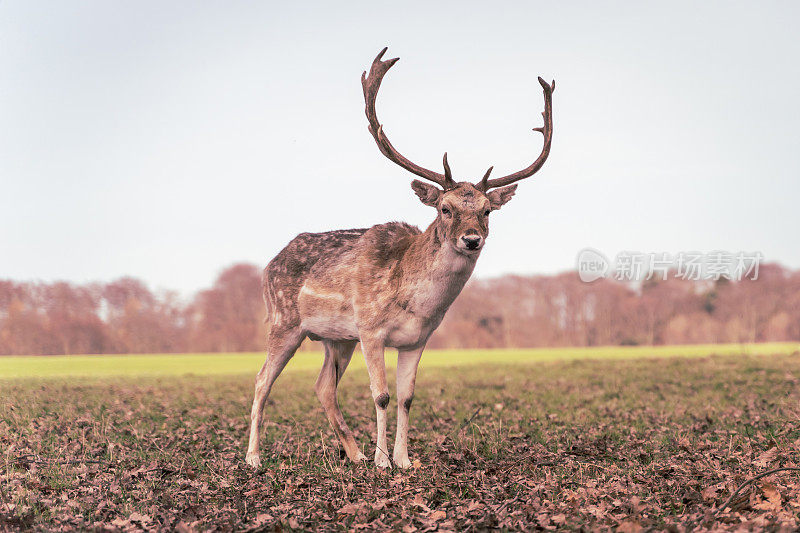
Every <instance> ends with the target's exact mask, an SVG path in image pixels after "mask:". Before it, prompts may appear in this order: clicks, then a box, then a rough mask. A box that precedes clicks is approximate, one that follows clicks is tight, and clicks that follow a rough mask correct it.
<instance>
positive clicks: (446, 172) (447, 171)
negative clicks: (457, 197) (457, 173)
mask: <svg viewBox="0 0 800 533" xmlns="http://www.w3.org/2000/svg"><path fill="white" fill-rule="evenodd" d="M442 165H444V178H445V179H446V180H447V181H448V182H453V173H452V172H451V171H450V165H449V164H448V163H447V152H445V153H444V157H443V158H442Z"/></svg>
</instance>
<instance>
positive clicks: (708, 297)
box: [0, 264, 800, 355]
mask: <svg viewBox="0 0 800 533" xmlns="http://www.w3.org/2000/svg"><path fill="white" fill-rule="evenodd" d="M263 318H264V304H263V301H262V299H261V270H260V268H258V267H256V266H254V265H248V264H239V265H234V266H232V267H230V268H228V269H226V270H225V271H224V272H222V274H221V275H220V276H219V277H218V278H217V280H216V281H215V283H214V285H213V286H212V287H211V288H209V289H207V290H204V291H200V292H199V293H197V294H196V295H195V296H194V297H193V298H191V300H190V301H188V302H185V301H182V300H181V299H179V298H178V297H177V296H176V294H175V293H170V292H165V293H159V294H154V293H153V292H152V291H151V290H149V289H148V287H147V286H146V285H145V284H144V283H142V282H141V281H139V280H137V279H134V278H122V279H119V280H116V281H113V282H111V283H105V284H104V283H93V284H89V285H74V284H70V283H67V282H56V283H29V282H13V281H0V354H3V355H7V354H81V353H162V352H236V351H258V350H262V349H263V347H264V344H265V342H264V338H265V334H266V331H265V326H264V321H263ZM763 341H800V272H794V271H790V270H787V269H785V268H783V267H780V266H778V265H762V266H761V269H760V272H759V276H758V279H757V280H743V281H729V280H727V279H725V278H723V279H721V280H719V281H715V282H708V281H685V280H680V279H676V278H669V279H667V280H650V281H647V282H645V283H644V284H642V285H640V286H635V287H634V286H631V285H627V284H622V283H619V282H615V281H610V280H600V281H596V282H593V283H583V282H581V281H580V280H579V279H578V276H577V274H576V273H574V272H570V273H564V274H560V275H556V276H504V277H501V278H497V279H490V280H476V281H473V282H472V283H470V284H469V285H468V286H467V287H466V288H465V289H464V291H463V293H462V294H461V296H459V298H458V299H457V300H456V302H455V303H454V304H453V306H452V307H451V309H450V311H449V312H448V314H447V316H446V317H445V319H444V322H443V323H442V325H441V326H440V328H439V329H438V330H437V332H436V333H435V334H434V336H433V338H432V339H431V340H430V342H429V344H428V346H429V347H431V348H517V347H519V348H521V347H535V346H600V345H626V344H631V345H632V344H684V343H716V342H763ZM309 344H310V343H309Z"/></svg>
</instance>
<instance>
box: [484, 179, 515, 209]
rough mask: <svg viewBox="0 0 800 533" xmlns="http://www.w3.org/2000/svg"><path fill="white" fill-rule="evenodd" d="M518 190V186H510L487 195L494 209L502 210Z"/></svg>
mask: <svg viewBox="0 0 800 533" xmlns="http://www.w3.org/2000/svg"><path fill="white" fill-rule="evenodd" d="M516 190H517V185H516V184H514V185H509V186H508V187H501V188H499V189H495V190H493V191H489V192H488V193H486V197H487V198H489V201H490V202H491V203H492V209H500V208H501V207H503V206H504V205H505V204H506V203H507V202H508V201H509V200H511V197H512V196H514V192H516Z"/></svg>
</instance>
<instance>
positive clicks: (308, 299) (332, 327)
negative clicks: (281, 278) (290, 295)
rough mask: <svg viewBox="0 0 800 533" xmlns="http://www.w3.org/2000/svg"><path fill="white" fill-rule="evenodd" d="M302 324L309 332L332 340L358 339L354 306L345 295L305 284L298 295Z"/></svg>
mask: <svg viewBox="0 0 800 533" xmlns="http://www.w3.org/2000/svg"><path fill="white" fill-rule="evenodd" d="M297 303H298V308H299V310H300V319H301V322H300V325H301V327H302V328H303V329H304V330H305V331H306V332H308V333H310V334H312V335H314V336H317V337H320V338H323V339H330V340H356V339H358V328H357V327H356V322H355V317H354V316H353V307H352V305H351V304H350V302H349V301H348V299H347V298H345V297H344V296H343V295H341V294H339V293H335V292H322V291H319V290H314V289H312V288H310V287H307V286H305V285H304V286H303V288H302V289H300V294H299V296H298V301H297Z"/></svg>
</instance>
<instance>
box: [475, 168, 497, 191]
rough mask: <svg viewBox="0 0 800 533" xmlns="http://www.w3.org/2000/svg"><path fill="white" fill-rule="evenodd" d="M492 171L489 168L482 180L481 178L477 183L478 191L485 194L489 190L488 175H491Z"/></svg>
mask: <svg viewBox="0 0 800 533" xmlns="http://www.w3.org/2000/svg"><path fill="white" fill-rule="evenodd" d="M492 170H494V167H489V170H487V171H486V174H484V175H483V178H481V181H480V183H478V185H477V187H478V189H480V190H481V191H483V192H486V191H488V190H489V187H488V181H489V174H491V173H492Z"/></svg>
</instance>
